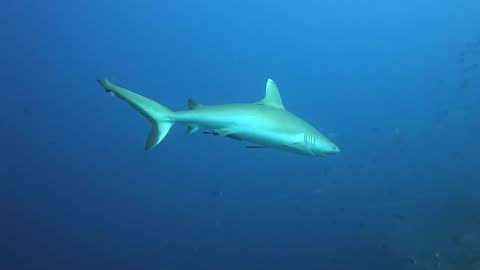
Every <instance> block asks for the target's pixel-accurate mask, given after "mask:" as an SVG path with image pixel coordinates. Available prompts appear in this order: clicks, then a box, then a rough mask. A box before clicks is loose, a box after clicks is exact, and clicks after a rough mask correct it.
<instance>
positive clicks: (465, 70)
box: [463, 64, 478, 72]
mask: <svg viewBox="0 0 480 270" xmlns="http://www.w3.org/2000/svg"><path fill="white" fill-rule="evenodd" d="M477 68H478V64H472V65H469V66H467V67H465V68H464V69H463V72H472V71H474V70H476V69H477Z"/></svg>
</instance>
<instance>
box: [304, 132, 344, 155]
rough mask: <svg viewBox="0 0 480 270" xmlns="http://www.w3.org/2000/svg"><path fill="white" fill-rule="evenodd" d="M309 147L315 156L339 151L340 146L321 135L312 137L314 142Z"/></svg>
mask: <svg viewBox="0 0 480 270" xmlns="http://www.w3.org/2000/svg"><path fill="white" fill-rule="evenodd" d="M320 135H321V134H320ZM310 149H311V151H312V152H313V154H314V155H315V156H324V155H331V154H337V153H340V148H338V146H337V145H336V144H335V143H333V142H332V141H330V140H329V139H328V138H327V137H325V136H323V135H321V136H317V137H314V143H313V145H311V147H310Z"/></svg>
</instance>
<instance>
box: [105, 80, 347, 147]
mask: <svg viewBox="0 0 480 270" xmlns="http://www.w3.org/2000/svg"><path fill="white" fill-rule="evenodd" d="M99 83H100V84H101V85H102V86H103V87H104V88H105V90H106V91H107V92H111V93H112V94H114V95H115V96H118V97H119V98H121V99H122V100H124V101H126V102H127V103H129V104H130V105H131V106H133V107H134V108H135V109H136V110H137V111H139V112H140V113H142V114H143V115H144V116H145V117H146V118H147V119H149V120H150V122H151V123H152V130H151V132H150V135H149V137H148V139H147V142H146V144H145V149H147V150H148V149H151V148H153V147H155V146H156V145H157V144H158V143H160V142H161V141H162V140H163V139H164V138H165V136H166V135H167V133H168V131H169V130H170V128H171V127H172V125H173V124H174V123H182V124H186V125H187V126H188V131H189V132H190V133H193V132H195V131H196V130H198V129H199V128H200V127H202V128H206V129H209V130H211V132H206V133H210V134H213V135H218V136H224V137H229V138H233V139H237V140H243V141H248V142H251V143H254V144H255V146H249V147H251V148H261V147H269V148H279V149H283V150H287V151H290V152H295V153H300V154H306V155H310V156H323V155H325V154H332V153H338V152H340V150H339V149H338V147H337V146H336V145H335V144H334V143H333V142H331V141H330V140H329V139H328V138H327V137H325V136H324V135H323V134H322V133H320V132H319V131H318V130H316V129H315V128H314V127H313V126H311V125H310V124H308V123H307V122H305V121H304V120H302V119H301V118H299V117H298V116H296V115H294V114H292V113H290V112H289V111H287V110H286V109H285V107H284V106H283V102H282V99H281V97H280V94H279V92H278V89H277V87H276V85H275V83H274V82H273V81H272V80H270V79H269V80H268V82H267V87H266V93H265V97H264V98H263V99H262V100H261V101H259V102H255V103H244V104H223V105H214V106H204V105H201V104H198V103H196V102H195V101H193V100H189V102H188V106H189V110H185V111H177V112H173V111H171V110H169V109H167V108H166V107H164V106H162V105H160V104H158V103H156V102H155V101H153V100H150V99H148V98H146V97H143V96H140V95H138V94H136V93H133V92H131V91H129V90H127V89H124V88H121V87H118V86H116V85H114V84H112V83H110V82H109V81H107V80H99Z"/></svg>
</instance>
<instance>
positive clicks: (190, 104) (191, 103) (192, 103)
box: [188, 98, 203, 110]
mask: <svg viewBox="0 0 480 270" xmlns="http://www.w3.org/2000/svg"><path fill="white" fill-rule="evenodd" d="M202 106H203V105H202V104H200V103H198V102H197V101H196V100H194V99H191V98H190V99H188V108H189V109H190V110H195V109H196V108H200V107H202Z"/></svg>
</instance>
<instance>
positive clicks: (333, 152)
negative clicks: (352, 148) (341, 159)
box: [331, 144, 340, 154]
mask: <svg viewBox="0 0 480 270" xmlns="http://www.w3.org/2000/svg"><path fill="white" fill-rule="evenodd" d="M331 151H332V154H336V153H340V148H338V146H336V145H335V144H334V145H332V150H331Z"/></svg>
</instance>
